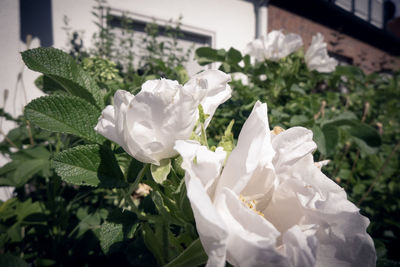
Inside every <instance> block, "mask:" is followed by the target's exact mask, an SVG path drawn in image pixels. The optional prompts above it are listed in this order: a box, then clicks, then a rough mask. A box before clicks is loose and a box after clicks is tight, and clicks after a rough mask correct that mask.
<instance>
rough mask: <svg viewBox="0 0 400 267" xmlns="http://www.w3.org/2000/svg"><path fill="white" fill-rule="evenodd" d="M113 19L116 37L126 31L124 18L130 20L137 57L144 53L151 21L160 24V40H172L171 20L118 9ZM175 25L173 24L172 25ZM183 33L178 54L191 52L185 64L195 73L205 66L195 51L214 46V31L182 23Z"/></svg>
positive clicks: (190, 73) (111, 23)
mask: <svg viewBox="0 0 400 267" xmlns="http://www.w3.org/2000/svg"><path fill="white" fill-rule="evenodd" d="M109 14H110V15H111V19H110V20H108V24H109V26H111V30H112V32H113V34H114V36H115V37H116V38H118V37H122V35H123V34H125V33H124V31H123V23H124V22H123V20H124V17H125V18H128V19H129V20H130V23H129V28H132V29H133V34H132V36H133V44H134V45H133V51H132V52H133V54H134V55H136V58H138V57H140V56H141V55H142V54H143V51H144V47H143V40H144V38H146V37H148V35H147V33H146V31H145V28H146V25H148V24H149V23H152V24H156V25H157V26H158V32H159V34H160V35H159V36H158V37H157V40H158V41H159V42H168V41H171V39H170V38H168V36H167V33H168V25H170V24H171V22H169V21H164V20H160V19H154V18H150V17H146V16H142V15H138V14H134V13H122V12H120V11H118V10H113V9H111V10H110V13H109ZM172 26H173V25H172ZM180 29H181V31H180V32H181V33H182V35H179V36H178V37H177V47H178V48H180V49H181V50H182V51H176V52H175V53H176V54H177V55H180V56H183V54H185V53H186V52H187V51H188V50H190V51H191V53H190V54H189V55H188V56H189V57H188V62H187V63H186V64H185V67H186V69H187V70H188V73H189V75H193V74H195V73H197V72H199V71H200V70H203V69H204V67H202V66H200V65H198V64H197V62H196V61H195V60H194V51H195V50H196V49H197V48H198V47H202V46H211V47H213V46H214V41H215V38H214V35H215V34H214V33H212V32H209V31H206V30H202V29H198V28H194V27H189V26H186V25H181V27H180ZM134 63H135V67H138V64H139V62H138V61H137V60H136V62H135V61H134Z"/></svg>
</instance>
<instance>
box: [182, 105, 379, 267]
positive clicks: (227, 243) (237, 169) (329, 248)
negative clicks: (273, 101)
mask: <svg viewBox="0 0 400 267" xmlns="http://www.w3.org/2000/svg"><path fill="white" fill-rule="evenodd" d="M175 149H176V150H177V151H178V152H179V153H180V154H181V156H182V157H183V164H182V167H183V169H185V171H186V175H185V182H186V187H187V195H188V197H189V200H190V202H191V206H192V209H193V213H194V216H195V219H196V227H197V230H198V233H199V235H200V239H201V242H202V244H203V247H204V249H205V251H206V253H207V255H208V257H209V258H208V266H224V264H225V260H227V261H228V262H229V263H231V264H233V265H234V266H265V265H267V266H374V265H375V261H376V255H375V249H374V244H373V242H372V239H371V238H370V236H369V235H368V234H367V233H366V228H367V226H368V224H369V220H368V219H367V218H366V217H364V216H362V215H360V213H359V209H358V208H357V207H356V206H355V205H354V204H352V203H351V202H350V201H348V200H347V197H346V193H345V191H344V190H343V188H341V187H339V186H338V185H337V184H335V183H334V182H333V181H332V180H330V179H329V178H328V177H326V176H325V175H324V174H323V173H322V172H321V171H320V169H319V168H318V167H317V166H316V165H315V164H314V161H313V157H312V152H313V151H314V150H315V149H316V144H315V143H314V142H313V140H312V132H311V131H310V130H307V129H305V128H302V127H293V128H290V129H288V130H286V131H282V132H281V131H279V130H277V129H275V130H274V131H273V132H271V133H270V129H269V125H268V120H267V106H266V104H261V102H257V103H256V104H255V106H254V108H253V111H252V113H251V114H250V116H249V118H248V119H247V121H246V122H245V124H244V126H243V128H242V131H241V133H240V135H239V138H238V143H237V147H236V148H235V149H234V150H233V151H232V153H231V154H230V155H229V157H228V159H227V161H226V165H225V166H224V167H223V163H224V160H225V156H226V153H225V152H224V151H223V150H222V148H217V149H216V151H215V152H213V151H210V150H208V149H207V148H206V147H204V146H200V144H199V143H197V142H195V141H177V142H176V145H175ZM222 169H223V170H222ZM221 170H222V173H221Z"/></svg>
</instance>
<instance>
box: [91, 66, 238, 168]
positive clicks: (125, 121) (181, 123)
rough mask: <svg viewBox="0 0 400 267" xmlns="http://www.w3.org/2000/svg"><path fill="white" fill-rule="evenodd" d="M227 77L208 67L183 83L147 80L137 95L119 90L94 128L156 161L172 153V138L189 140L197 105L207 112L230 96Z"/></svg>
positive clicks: (210, 113)
mask: <svg viewBox="0 0 400 267" xmlns="http://www.w3.org/2000/svg"><path fill="white" fill-rule="evenodd" d="M229 81H230V76H229V75H227V74H225V73H223V72H221V71H218V70H207V71H204V72H202V73H200V74H197V75H195V76H194V77H192V78H191V79H190V80H189V81H188V82H187V83H186V84H185V85H183V86H182V85H180V84H179V83H178V82H177V81H172V80H168V79H160V80H149V81H147V82H145V83H144V84H143V86H142V90H141V91H140V92H139V93H138V94H137V95H136V96H134V95H132V94H130V93H129V92H126V91H122V90H118V91H117V92H116V93H115V95H114V105H109V106H107V107H106V108H105V109H104V110H103V112H102V115H101V117H100V118H99V122H98V124H97V126H96V127H95V130H96V131H97V132H98V133H100V134H102V135H103V136H105V137H106V138H108V139H110V140H112V141H114V142H116V143H118V144H119V145H121V146H122V147H123V148H124V150H125V151H126V152H127V153H129V154H130V155H131V156H132V157H134V158H136V159H137V160H139V161H141V162H145V163H153V164H156V165H158V164H159V163H160V160H161V159H165V158H171V157H173V156H175V155H176V154H177V153H176V151H174V149H173V146H174V143H175V141H176V140H179V139H188V138H189V137H190V135H191V134H192V131H193V129H194V127H195V124H196V122H197V120H198V118H199V111H198V106H199V105H201V106H202V108H203V111H204V113H205V114H207V115H208V117H207V119H206V121H205V123H204V124H205V125H204V126H205V127H207V125H208V123H209V122H210V120H211V118H212V116H213V114H214V112H215V110H216V108H217V107H218V106H219V105H220V104H221V103H223V102H225V101H226V100H227V99H228V98H229V97H230V96H231V88H230V86H229V85H228V84H227V83H228V82H229Z"/></svg>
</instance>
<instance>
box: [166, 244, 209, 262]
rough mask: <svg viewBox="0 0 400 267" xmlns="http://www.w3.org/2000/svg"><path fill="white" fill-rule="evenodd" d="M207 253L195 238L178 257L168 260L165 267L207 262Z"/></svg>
mask: <svg viewBox="0 0 400 267" xmlns="http://www.w3.org/2000/svg"><path fill="white" fill-rule="evenodd" d="M207 259H208V257H207V254H206V253H205V251H204V248H203V246H202V244H201V242H200V239H196V240H195V241H193V243H192V244H190V246H189V247H187V248H186V249H185V250H184V251H183V252H182V253H181V254H180V255H179V256H178V257H176V258H175V259H173V260H172V261H171V262H169V263H168V264H167V265H166V266H165V267H186V266H199V265H202V264H205V263H206V262H207Z"/></svg>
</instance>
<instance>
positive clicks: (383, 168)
mask: <svg viewBox="0 0 400 267" xmlns="http://www.w3.org/2000/svg"><path fill="white" fill-rule="evenodd" d="M399 147H400V142H399V143H397V145H396V146H395V147H394V148H393V150H392V152H390V155H389V156H388V157H387V158H386V160H385V162H384V163H383V165H382V167H381V168H380V169H379V172H378V174H377V175H376V177H375V179H374V181H373V182H372V183H371V185H370V186H369V188H368V190H367V192H365V193H364V194H363V195H362V197H361V198H360V200H359V201H358V203H357V206H358V207H360V205H361V203H362V202H363V201H364V200H365V198H366V197H367V196H368V195H369V194H370V193H371V191H372V189H373V188H374V186H375V184H376V183H377V182H378V180H379V178H380V177H381V175H382V173H383V171H384V170H385V168H386V166H387V165H388V163H389V161H390V160H391V159H392V157H393V155H394V154H395V153H396V150H397V149H399Z"/></svg>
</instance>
